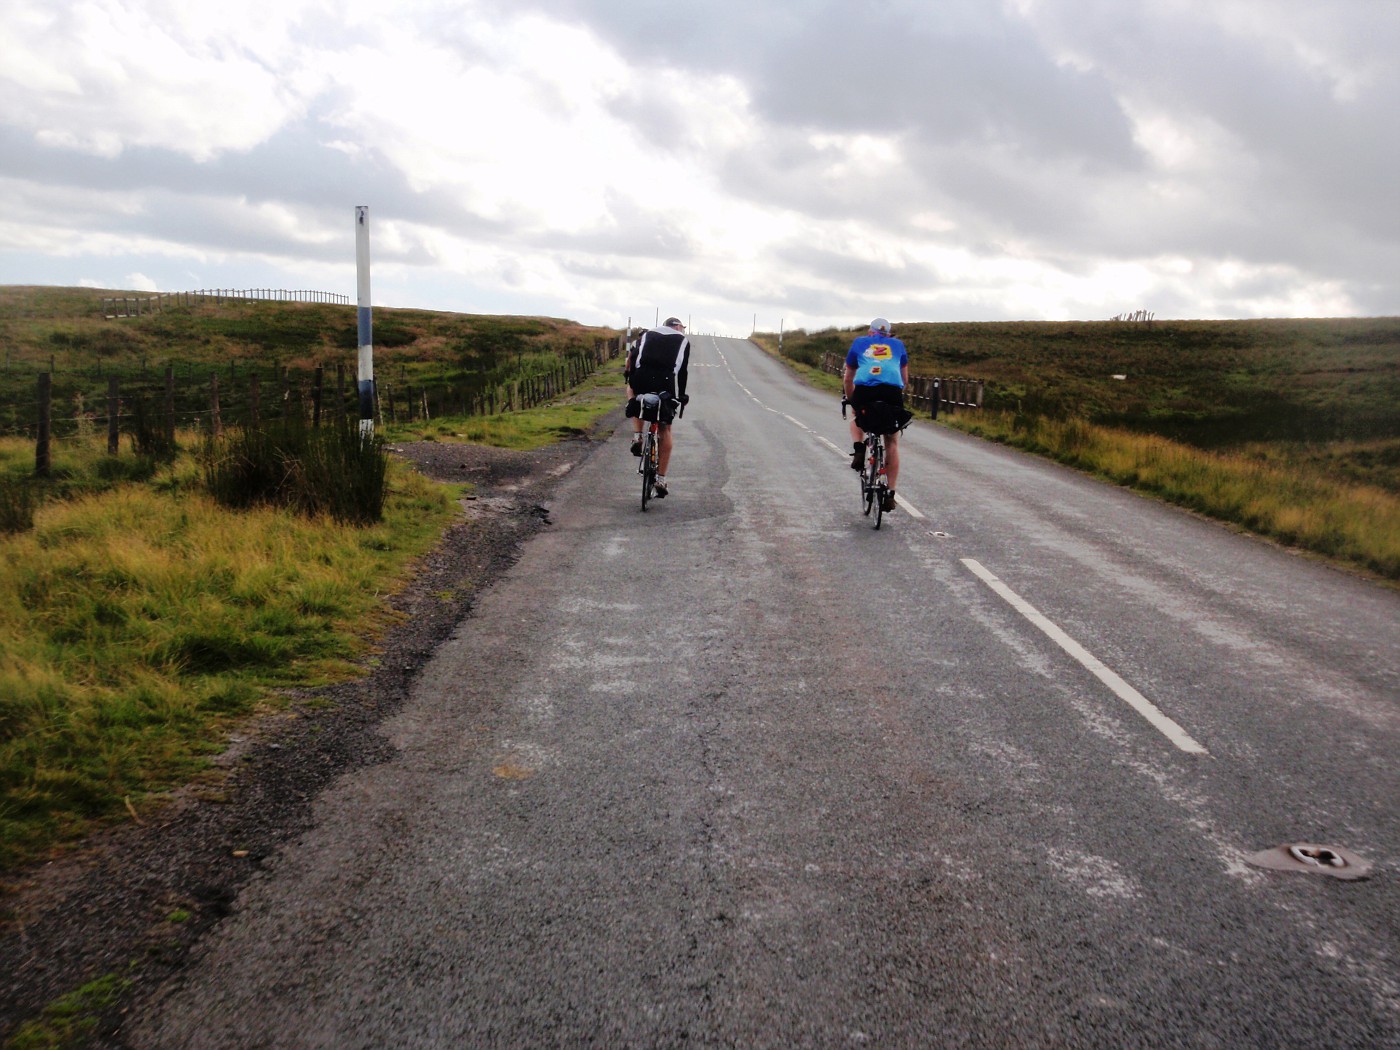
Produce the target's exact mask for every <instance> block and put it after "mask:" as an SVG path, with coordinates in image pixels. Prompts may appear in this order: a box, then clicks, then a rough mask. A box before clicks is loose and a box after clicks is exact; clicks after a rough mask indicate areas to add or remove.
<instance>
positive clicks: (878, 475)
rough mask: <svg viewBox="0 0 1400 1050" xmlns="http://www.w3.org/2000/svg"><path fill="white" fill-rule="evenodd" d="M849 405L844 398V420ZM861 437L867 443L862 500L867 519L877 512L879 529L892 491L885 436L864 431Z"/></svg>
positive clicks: (842, 404)
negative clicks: (886, 502) (888, 475)
mask: <svg viewBox="0 0 1400 1050" xmlns="http://www.w3.org/2000/svg"><path fill="white" fill-rule="evenodd" d="M848 405H850V402H849V401H847V400H846V399H845V398H844V397H843V398H842V399H841V418H842V419H845V418H846V408H847V406H848ZM900 429H901V430H902V429H903V427H901V428H900ZM861 437H862V438H863V440H864V441H865V459H864V460H863V461H862V462H861V465H860V499H861V503H862V505H863V506H864V507H865V514H866V516H867V517H869V515H870V512H871V511H872V510H873V511H874V512H875V527H876V528H877V529H878V528H879V527H880V521H881V519H883V518H884V516H885V495H886V494H887V493H888V492H889V490H890V483H889V478H888V477H887V476H886V474H885V435H883V434H874V433H871V432H870V431H868V430H864V429H862V431H861Z"/></svg>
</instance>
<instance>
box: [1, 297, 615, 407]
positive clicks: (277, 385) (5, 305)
mask: <svg viewBox="0 0 1400 1050" xmlns="http://www.w3.org/2000/svg"><path fill="white" fill-rule="evenodd" d="M124 294H125V295H130V294H132V293H122V292H112V291H104V290H101V289H86V288H49V287H22V286H7V287H0V434H25V433H31V434H32V433H33V428H34V426H35V417H36V410H35V407H34V402H35V386H36V380H37V377H38V376H39V374H40V373H42V372H51V373H52V375H53V404H54V410H53V415H54V426H55V431H56V432H57V433H60V434H61V433H64V432H65V431H66V430H71V429H72V421H73V420H74V419H81V418H84V417H91V416H93V415H97V416H101V415H102V414H103V411H104V408H103V406H104V405H105V398H106V392H107V384H108V382H109V380H110V379H111V378H113V377H117V378H118V379H119V381H120V383H121V396H122V397H123V398H124V399H126V400H127V402H128V405H129V406H130V407H131V408H132V409H133V410H134V409H136V408H139V406H140V404H141V402H142V400H143V399H149V400H151V401H152V402H155V401H159V399H160V398H161V396H162V386H163V382H164V373H165V370H166V369H167V368H171V369H173V373H174V380H175V385H176V394H175V399H176V414H177V417H178V420H179V423H180V425H182V426H197V425H199V416H200V415H201V414H202V413H205V412H207V411H208V408H209V399H210V398H209V381H210V377H211V375H213V374H215V373H217V374H218V375H219V376H220V386H221V397H222V399H223V401H224V404H225V405H226V406H227V409H228V411H229V412H231V413H233V416H235V417H236V415H237V414H238V412H240V411H245V410H246V406H245V402H244V401H242V400H240V399H246V398H247V397H248V396H249V394H248V383H249V380H250V377H251V376H253V375H255V374H256V375H258V376H259V377H260V379H261V384H262V391H263V393H262V402H263V405H264V406H265V407H266V408H268V409H272V410H275V408H276V399H277V397H278V396H280V394H281V391H282V389H283V387H284V386H286V387H288V388H290V389H291V390H292V391H293V395H294V396H300V395H301V394H302V393H304V392H305V388H306V386H307V384H308V383H309V381H310V379H309V377H310V376H311V375H312V374H313V373H314V371H315V370H316V369H317V368H321V369H323V370H324V373H325V378H324V382H325V384H326V396H327V398H328V399H330V398H335V400H334V401H333V402H328V403H329V404H335V405H339V406H342V407H343V406H346V405H349V406H350V407H351V408H353V406H354V404H355V400H354V385H355V379H356V370H357V361H356V356H357V355H356V346H357V343H358V332H357V327H356V311H355V308H354V307H353V306H339V305H331V304H326V303H293V302H274V301H266V300H236V299H224V300H222V301H215V300H213V299H206V300H196V301H195V302H194V303H192V304H180V305H170V306H167V307H166V308H165V309H164V310H162V311H160V312H153V313H147V314H144V315H142V316H138V317H129V318H121V319H116V320H106V319H104V318H103V316H102V300H103V298H104V296H111V295H124ZM616 335H617V333H616V332H615V331H610V330H608V329H600V328H590V327H587V326H584V325H580V324H577V323H575V322H572V321H566V320H561V319H558V318H550V317H496V316H489V315H481V314H459V313H444V312H439V311H432V310H412V309H387V308H376V309H375V311H374V333H373V338H374V369H375V379H376V381H377V383H378V385H379V388H380V391H381V396H382V397H383V398H384V399H385V402H386V403H385V404H384V406H383V408H384V416H385V418H386V419H389V418H390V417H392V418H393V419H394V420H395V421H397V420H398V419H399V418H401V417H407V416H409V415H413V416H416V415H418V414H419V413H420V411H421V399H422V398H423V396H425V394H426V396H427V397H428V399H429V403H430V409H431V412H432V414H434V415H437V414H443V413H446V412H447V411H449V410H450V409H454V408H455V409H459V410H460V409H461V408H462V406H463V405H464V404H467V403H481V404H484V405H490V406H491V407H492V408H494V407H495V406H496V405H497V404H499V403H500V402H502V401H503V400H504V399H505V398H506V397H507V396H511V395H512V394H514V395H517V396H518V394H519V392H520V390H521V389H522V388H528V390H529V393H530V394H531V395H532V396H531V398H530V400H531V401H533V400H537V397H534V396H533V395H537V394H538V393H539V390H540V386H541V385H542V384H543V383H544V381H545V379H546V377H551V376H554V377H556V379H557V377H558V373H560V372H561V371H562V370H564V369H565V367H566V366H567V365H569V364H570V363H571V361H573V360H576V359H577V357H578V355H579V354H581V353H587V352H592V351H595V350H596V348H597V347H598V346H600V345H601V344H602V343H604V342H606V341H608V340H611V339H614V338H615V337H616ZM337 368H339V369H340V370H341V375H342V376H343V378H344V385H343V386H340V387H339V388H338V389H337V387H336V386H335V385H334V384H335V383H336V379H337V376H336V370H337ZM557 385H558V384H557V382H556V383H553V384H552V385H551V386H550V387H549V389H550V390H551V391H552V390H553V389H555V388H556V387H557ZM410 401H411V403H412V410H411V412H410V408H409V405H410ZM206 422H207V420H206Z"/></svg>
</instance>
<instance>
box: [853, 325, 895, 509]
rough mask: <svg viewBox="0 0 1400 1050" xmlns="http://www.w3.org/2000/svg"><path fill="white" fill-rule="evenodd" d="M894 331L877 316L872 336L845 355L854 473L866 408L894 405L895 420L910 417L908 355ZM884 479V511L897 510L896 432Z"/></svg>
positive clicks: (887, 446) (860, 451)
mask: <svg viewBox="0 0 1400 1050" xmlns="http://www.w3.org/2000/svg"><path fill="white" fill-rule="evenodd" d="M891 332H892V329H891V327H890V323H889V322H888V321H886V320H885V319H884V318H883V317H877V318H875V320H873V321H871V322H870V332H869V334H868V335H863V336H861V337H860V338H859V339H857V340H856V341H855V342H853V343H852V344H851V348H850V350H848V351H847V352H846V371H845V377H844V385H845V389H846V400H847V401H849V402H850V403H851V407H852V408H853V409H854V410H855V411H854V412H853V413H852V414H851V442H852V444H853V445H854V446H855V451H854V452H852V453H851V469H853V470H859V469H860V465H861V460H863V459H864V458H865V440H864V438H865V431H864V430H863V429H862V428H861V425H860V422H859V421H861V420H863V419H864V416H865V413H864V410H863V406H865V405H870V404H872V403H876V402H880V403H884V404H887V405H891V406H893V408H894V410H895V411H894V412H893V413H890V414H889V415H890V416H891V417H892V418H907V417H905V415H904V388H905V387H906V386H907V385H908V384H909V352H908V351H907V350H905V349H904V344H903V343H902V342H900V341H899V340H898V339H896V338H895V337H894V336H893V335H892V334H891ZM885 477H886V478H887V479H888V481H889V486H890V487H889V491H888V492H887V493H886V495H885V500H884V504H883V505H882V507H881V509H882V510H884V511H885V513H889V512H890V511H892V510H894V491H895V483H896V481H897V480H898V479H899V432H898V431H897V430H892V432H891V433H890V434H889V435H887V436H886V438H885Z"/></svg>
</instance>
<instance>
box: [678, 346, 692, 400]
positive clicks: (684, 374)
mask: <svg viewBox="0 0 1400 1050" xmlns="http://www.w3.org/2000/svg"><path fill="white" fill-rule="evenodd" d="M689 381H690V340H689V339H687V340H686V341H685V343H684V344H682V346H681V354H680V361H679V363H678V367H677V368H676V396H677V397H685V387H686V384H687V383H688V382H689Z"/></svg>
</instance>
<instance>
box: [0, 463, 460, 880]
mask: <svg viewBox="0 0 1400 1050" xmlns="http://www.w3.org/2000/svg"><path fill="white" fill-rule="evenodd" d="M13 444H15V442H14V440H13V439H6V440H4V441H0V470H3V469H4V468H5V466H6V465H8V466H11V467H12V466H13V464H14V463H15V462H16V461H17V460H22V458H23V457H22V456H18V455H17V453H16V450H15V449H14V447H13ZM21 444H24V445H25V447H26V448H27V449H28V450H30V454H31V455H32V445H28V444H27V443H21ZM85 455H86V454H85V453H84V452H83V450H71V449H70V450H65V452H64V453H63V456H64V459H65V461H66V462H67V463H68V464H69V465H68V467H66V468H65V470H66V473H65V476H64V478H63V480H61V481H60V482H58V483H57V484H56V486H55V489H54V490H52V491H50V492H48V493H47V495H46V497H45V498H44V499H43V500H42V502H41V503H40V504H39V506H38V507H37V509H36V510H35V512H34V524H33V528H32V530H30V531H27V532H20V533H14V534H8V535H0V637H4V638H5V639H6V642H5V646H4V649H3V652H0V870H3V869H6V868H13V867H14V866H16V865H18V864H20V863H23V862H25V861H27V860H32V859H34V858H36V857H38V856H41V855H42V854H43V853H44V851H46V850H47V849H49V848H51V847H52V846H54V845H56V844H61V843H64V842H68V841H72V840H73V839H75V838H77V837H78V836H80V835H81V834H83V833H84V832H86V831H87V830H89V829H90V828H91V827H93V826H94V824H97V823H101V822H105V821H110V820H112V819H118V818H122V817H124V816H126V815H127V814H128V813H129V812H130V811H131V809H135V810H136V811H140V810H142V809H144V808H147V807H148V806H149V805H150V804H152V803H153V802H154V801H157V800H158V796H159V793H161V792H163V791H166V790H168V789H170V788H172V787H174V786H176V785H178V784H180V783H183V782H185V781H188V780H189V779H190V778H191V777H193V776H195V775H197V774H198V773H199V772H200V771H201V770H202V769H205V768H206V767H207V764H208V757H209V756H210V755H211V754H213V753H217V752H219V751H221V750H222V749H223V746H224V737H225V734H226V732H227V729H228V725H229V723H230V721H231V720H232V719H235V718H237V717H239V716H243V715H246V714H248V713H249V712H252V711H254V710H255V709H257V708H258V707H259V706H260V705H264V704H268V703H274V702H275V695H276V692H275V691H276V690H278V689H281V688H285V687H289V686H314V685H319V684H324V683H327V682H330V681H334V680H337V679H342V678H345V677H347V676H350V675H353V674H356V673H359V664H358V663H357V662H356V661H358V660H359V659H360V658H361V657H363V655H364V654H365V652H366V649H367V646H368V644H369V637H370V636H372V635H373V634H374V632H375V629H376V628H377V627H382V626H383V625H385V624H386V623H387V621H388V615H389V614H388V613H387V611H386V609H385V606H384V602H383V600H384V597H385V595H386V594H388V593H392V592H393V591H394V590H396V589H397V588H398V587H400V586H401V584H402V581H403V580H404V579H405V578H406V576H407V575H408V573H409V572H410V569H411V565H412V562H413V561H414V559H415V558H417V557H418V556H420V555H421V554H423V553H425V552H426V551H428V550H429V549H431V547H432V546H433V545H434V543H435V542H436V541H437V539H438V537H439V536H440V534H441V532H442V530H443V528H445V526H446V524H447V523H448V522H449V521H450V520H451V519H452V517H453V515H454V513H455V508H454V507H453V506H452V504H451V501H450V499H449V498H448V493H447V490H445V489H444V488H443V487H442V486H438V485H435V484H432V483H430V482H428V481H427V480H425V479H424V478H422V477H421V476H420V475H418V474H417V473H415V472H413V471H412V470H410V469H408V468H406V467H404V466H402V465H394V466H393V467H392V469H391V476H390V479H389V490H388V496H387V499H386V501H385V507H384V520H383V521H382V522H381V523H379V524H377V525H374V526H370V527H361V528H356V527H352V526H349V525H341V524H337V523H335V522H334V521H333V520H331V519H329V518H326V517H320V518H306V517H304V516H301V515H298V514H296V513H294V512H292V511H288V510H285V509H277V508H266V507H262V508H253V509H249V510H243V511H231V510H227V509H224V508H222V507H220V506H219V505H218V504H217V503H216V502H215V501H214V500H213V499H212V498H211V497H210V496H209V495H207V494H206V493H205V492H204V490H203V488H202V486H201V484H200V483H199V467H198V464H197V463H196V462H195V461H194V459H193V457H190V456H181V457H179V458H178V459H177V460H176V461H175V462H173V463H172V464H169V465H166V466H163V467H158V468H155V470H154V473H153V474H152V475H151V477H150V479H149V480H148V481H144V482H131V481H117V482H111V481H107V480H104V479H102V478H99V477H97V475H96V474H95V473H89V472H87V471H85V469H84V467H83V463H84V457H85ZM100 459H101V457H93V458H92V460H91V462H99V461H100ZM367 626H368V627H369V630H368V631H367V630H366V628H367Z"/></svg>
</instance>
